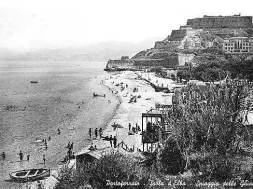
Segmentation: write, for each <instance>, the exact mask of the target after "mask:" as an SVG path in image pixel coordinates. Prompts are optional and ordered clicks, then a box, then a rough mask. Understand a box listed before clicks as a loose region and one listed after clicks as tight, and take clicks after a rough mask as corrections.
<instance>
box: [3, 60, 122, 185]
mask: <svg viewBox="0 0 253 189" xmlns="http://www.w3.org/2000/svg"><path fill="white" fill-rule="evenodd" d="M105 64H106V63H104V62H103V63H102V62H79V63H78V62H74V63H73V62H71V63H68V62H0V108H1V109H0V153H2V152H3V151H4V152H5V153H6V159H5V160H3V159H2V158H1V157H0V169H1V172H0V180H1V181H3V180H6V179H8V173H9V172H11V171H15V170H19V169H25V168H31V167H43V166H44V165H43V164H42V156H43V154H45V156H46V165H45V167H50V168H52V167H54V166H56V165H57V163H59V160H60V159H62V158H63V156H64V155H65V154H66V151H67V150H66V148H65V146H66V145H67V143H68V142H74V151H78V150H79V149H80V148H82V147H83V146H85V145H87V144H89V140H88V139H87V138H88V137H87V134H88V128H90V127H92V128H95V127H104V126H105V123H106V122H107V121H108V120H109V119H110V118H111V117H112V116H113V114H114V110H115V107H116V105H117V103H118V102H117V99H116V98H115V97H114V96H112V95H111V93H110V92H109V91H108V89H107V88H106V87H104V86H101V85H99V83H100V81H101V78H102V77H104V76H106V75H108V74H107V73H106V72H104V71H103V68H104V67H105ZM30 81H38V83H36V84H32V83H31V82H30ZM93 92H96V93H101V94H104V93H105V94H106V98H93V97H92V93H93ZM108 100H111V101H112V102H113V103H111V104H110V105H108ZM101 107H103V108H101ZM73 127H74V129H72V128H73ZM58 128H59V129H60V130H61V134H60V135H58V134H57V129H58ZM49 136H50V137H51V141H48V149H47V150H45V149H44V145H42V144H40V143H36V142H35V140H36V138H37V139H44V138H46V139H48V137H49ZM20 150H22V151H23V152H24V155H25V157H24V159H25V160H26V155H28V154H29V155H30V161H29V162H27V161H22V162H19V156H18V153H19V151H20ZM0 185H1V184H0ZM0 188H1V187H0Z"/></svg>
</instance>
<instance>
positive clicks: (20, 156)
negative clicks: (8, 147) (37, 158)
mask: <svg viewBox="0 0 253 189" xmlns="http://www.w3.org/2000/svg"><path fill="white" fill-rule="evenodd" d="M18 155H19V159H20V161H22V160H23V157H24V154H23V152H22V151H21V150H20V152H19V154H18Z"/></svg>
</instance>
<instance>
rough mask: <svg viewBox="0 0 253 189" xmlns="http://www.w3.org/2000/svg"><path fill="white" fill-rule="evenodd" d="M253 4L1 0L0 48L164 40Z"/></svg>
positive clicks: (230, 0)
mask: <svg viewBox="0 0 253 189" xmlns="http://www.w3.org/2000/svg"><path fill="white" fill-rule="evenodd" d="M252 7H253V1H252V0H241V1H235V0H209V1H204V0H175V1H171V0H71V1H70V0H69V1H67V0H40V1H38V0H0V48H1V47H4V48H9V49H27V50H30V49H34V48H36V49H37V48H58V47H66V46H76V45H78V46H84V45H89V44H93V43H97V42H104V41H111V40H113V41H129V42H138V41H142V40H145V39H147V38H149V37H160V36H161V37H163V38H165V37H166V36H167V35H169V34H170V33H171V30H172V29H178V28H179V26H180V25H184V24H186V20H187V18H195V17H201V16H203V15H232V14H238V13H241V14H242V15H250V16H253V11H252Z"/></svg>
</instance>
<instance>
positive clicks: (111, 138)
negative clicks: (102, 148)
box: [109, 135, 113, 147]
mask: <svg viewBox="0 0 253 189" xmlns="http://www.w3.org/2000/svg"><path fill="white" fill-rule="evenodd" d="M109 139H110V145H111V147H112V140H113V138H112V135H111V136H110V138H109Z"/></svg>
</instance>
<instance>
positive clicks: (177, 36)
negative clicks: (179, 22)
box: [169, 29, 187, 41]
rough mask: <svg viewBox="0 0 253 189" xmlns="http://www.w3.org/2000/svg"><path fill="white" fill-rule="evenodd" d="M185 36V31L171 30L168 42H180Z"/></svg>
mask: <svg viewBox="0 0 253 189" xmlns="http://www.w3.org/2000/svg"><path fill="white" fill-rule="evenodd" d="M186 35H187V30H185V29H183V30H172V32H171V36H170V39H169V40H170V41H180V40H182V39H183V38H184V37H185V36H186Z"/></svg>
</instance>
